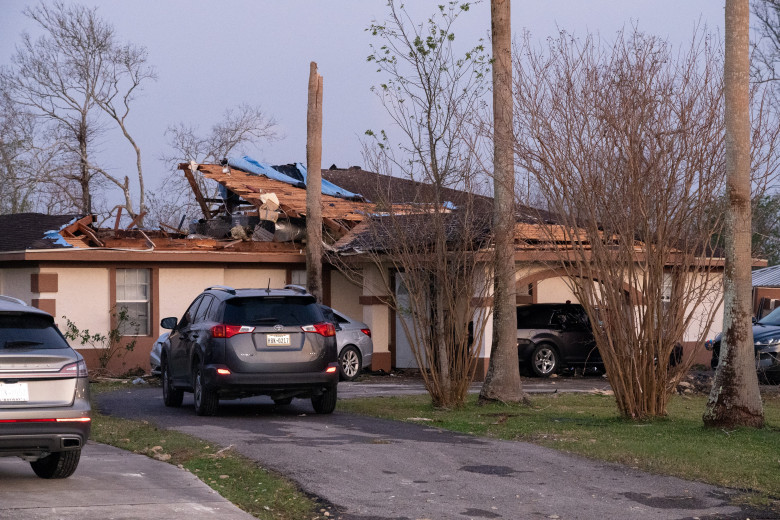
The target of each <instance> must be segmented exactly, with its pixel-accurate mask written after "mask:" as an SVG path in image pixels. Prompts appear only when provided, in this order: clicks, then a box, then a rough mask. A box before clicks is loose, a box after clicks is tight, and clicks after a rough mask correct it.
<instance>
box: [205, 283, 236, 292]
mask: <svg viewBox="0 0 780 520" xmlns="http://www.w3.org/2000/svg"><path fill="white" fill-rule="evenodd" d="M205 290H206V291H225V292H226V293H228V294H236V290H235V289H233V288H232V287H228V286H227V285H212V286H211V287H206V289H205Z"/></svg>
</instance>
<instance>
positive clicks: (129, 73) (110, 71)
mask: <svg viewBox="0 0 780 520" xmlns="http://www.w3.org/2000/svg"><path fill="white" fill-rule="evenodd" d="M151 79H156V75H155V72H154V69H152V68H151V67H150V66H148V65H147V52H146V49H145V48H143V47H136V46H134V45H131V44H124V45H121V46H120V45H117V44H115V45H114V48H113V50H112V53H111V55H110V56H109V64H108V66H107V67H106V70H105V81H104V82H103V84H102V87H103V89H102V90H101V92H99V94H98V96H97V97H96V98H95V101H96V103H97V104H98V106H99V107H100V108H101V109H103V111H104V112H105V113H106V114H108V116H109V117H110V118H111V119H112V120H113V121H114V122H116V124H117V125H118V126H119V129H120V130H121V131H122V135H123V136H124V138H125V140H126V141H127V142H128V143H129V144H130V146H131V147H132V148H133V152H134V153H135V168H136V175H137V176H138V211H137V212H136V211H135V208H134V207H133V201H132V192H131V186H130V179H129V178H128V176H124V178H119V177H117V176H114V175H111V174H109V173H108V172H106V171H105V170H103V169H101V170H100V172H101V173H102V174H103V176H104V177H105V178H106V179H107V180H109V181H111V182H112V183H113V184H115V185H116V186H117V187H118V188H119V189H120V190H121V191H122V194H123V195H124V198H125V209H126V210H127V212H128V214H129V215H130V216H131V217H136V216H137V215H138V214H140V213H144V212H146V211H148V209H149V208H148V207H147V205H146V189H145V186H144V175H143V167H142V165H141V148H140V147H139V146H138V143H137V142H136V141H135V139H134V138H133V136H132V135H131V134H130V130H129V128H128V126H127V118H128V116H129V115H130V105H131V103H132V102H133V100H134V99H135V95H136V93H137V92H138V91H139V90H140V89H141V87H142V84H143V83H144V82H145V81H147V80H151Z"/></svg>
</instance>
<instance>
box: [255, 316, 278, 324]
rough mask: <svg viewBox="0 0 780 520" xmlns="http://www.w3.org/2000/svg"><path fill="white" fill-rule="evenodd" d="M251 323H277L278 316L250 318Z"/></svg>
mask: <svg viewBox="0 0 780 520" xmlns="http://www.w3.org/2000/svg"><path fill="white" fill-rule="evenodd" d="M252 323H279V318H274V317H273V316H268V317H266V318H257V319H254V320H252Z"/></svg>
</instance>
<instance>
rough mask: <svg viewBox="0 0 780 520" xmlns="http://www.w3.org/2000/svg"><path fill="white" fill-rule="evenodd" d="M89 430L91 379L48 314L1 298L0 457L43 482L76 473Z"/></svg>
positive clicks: (22, 303) (77, 355) (82, 363)
mask: <svg viewBox="0 0 780 520" xmlns="http://www.w3.org/2000/svg"><path fill="white" fill-rule="evenodd" d="M90 426H91V419H90V405H89V379H88V377H87V365H86V363H84V358H82V356H81V355H80V354H79V353H78V352H76V351H74V350H73V349H72V348H71V347H70V345H68V342H67V341H65V338H64V337H63V336H62V334H61V333H60V331H59V330H58V329H57V327H56V326H55V325H54V318H52V316H51V315H50V314H48V313H46V312H43V311H41V310H39V309H36V308H34V307H30V306H28V305H26V304H25V303H24V302H22V301H21V300H17V299H16V298H11V297H8V296H0V456H17V457H21V458H23V459H24V460H27V461H29V462H30V465H31V466H32V469H33V471H35V474H36V475H38V476H39V477H41V478H67V477H69V476H71V475H72V474H73V472H74V471H76V467H77V466H78V464H79V458H80V457H81V448H82V447H83V446H84V444H86V442H87V438H88V437H89V431H90Z"/></svg>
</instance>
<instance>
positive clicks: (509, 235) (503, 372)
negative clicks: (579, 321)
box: [479, 0, 524, 402]
mask: <svg viewBox="0 0 780 520" xmlns="http://www.w3.org/2000/svg"><path fill="white" fill-rule="evenodd" d="M490 14H491V21H492V33H493V34H492V36H493V38H492V40H493V121H494V124H493V128H494V132H493V143H494V152H493V164H494V168H493V191H494V198H493V232H494V233H493V236H494V244H495V251H496V253H495V265H494V267H493V270H494V272H495V275H494V276H495V281H494V288H495V289H494V296H493V345H492V348H491V350H490V365H489V367H488V372H487V376H486V378H485V384H484V385H482V390H481V392H480V394H479V398H480V401H502V402H519V401H521V400H523V398H524V395H523V386H522V383H521V382H520V372H519V370H518V368H517V367H518V358H517V313H516V306H517V302H516V300H517V298H516V293H517V291H516V288H515V211H514V204H515V164H514V155H513V154H514V151H513V149H512V148H513V147H512V108H513V105H512V52H511V48H512V31H511V24H510V0H491V2H490Z"/></svg>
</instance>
